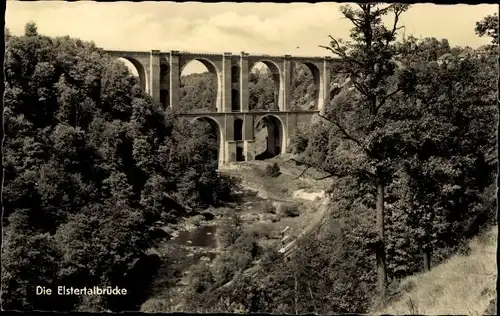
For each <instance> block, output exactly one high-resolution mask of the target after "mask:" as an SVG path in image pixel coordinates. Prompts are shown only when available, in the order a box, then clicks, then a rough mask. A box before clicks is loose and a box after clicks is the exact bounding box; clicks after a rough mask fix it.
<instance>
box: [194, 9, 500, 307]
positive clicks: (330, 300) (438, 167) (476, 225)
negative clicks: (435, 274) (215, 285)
mask: <svg viewBox="0 0 500 316" xmlns="http://www.w3.org/2000/svg"><path fill="white" fill-rule="evenodd" d="M406 9H407V7H406V6H400V5H384V6H382V5H376V6H375V5H372V4H360V5H359V8H358V9H354V8H350V7H344V8H343V9H342V12H343V14H344V15H345V16H346V17H347V18H348V19H349V20H351V21H352V22H353V24H354V25H355V27H354V28H353V30H352V33H351V40H352V41H351V42H345V41H339V40H335V39H332V42H331V45H330V46H328V48H329V49H330V50H332V52H334V53H336V54H337V56H340V57H341V58H342V60H343V61H344V63H343V64H341V66H340V67H339V68H338V69H337V70H336V71H337V72H339V73H338V76H337V78H336V79H338V80H337V81H338V85H337V87H336V88H334V90H333V91H332V100H331V101H330V102H329V104H328V106H327V108H326V113H325V116H324V118H323V120H322V121H319V122H315V123H313V124H312V126H309V127H305V128H301V129H299V130H297V131H296V132H295V134H294V135H293V136H292V139H291V145H292V146H291V147H292V148H291V150H292V152H293V153H295V154H298V157H297V158H296V159H295V160H297V161H298V162H300V163H301V164H302V165H304V166H310V167H315V168H317V169H320V170H322V171H324V172H325V173H326V174H329V175H330V177H331V178H332V179H334V181H333V185H332V189H331V202H332V203H331V205H332V206H331V207H332V211H331V214H332V215H331V218H330V219H329V221H328V223H327V224H325V225H324V227H323V229H322V231H321V232H320V233H319V234H312V235H310V236H308V237H307V238H304V239H301V240H300V242H299V245H298V249H297V251H296V253H295V254H294V255H293V256H292V258H291V260H290V261H289V262H283V259H282V258H281V257H280V256H279V255H277V254H276V253H275V252H270V253H266V254H265V255H264V256H263V259H262V263H263V264H264V269H263V271H261V273H260V274H259V276H253V277H251V278H249V277H244V276H240V277H236V278H235V279H234V282H233V283H232V284H231V286H230V287H229V288H224V289H220V290H218V291H212V292H210V293H211V294H212V295H211V297H210V299H208V298H207V297H205V296H199V297H197V298H198V301H197V306H198V307H199V308H200V309H201V310H204V311H209V310H222V311H230V312H235V311H236V312H275V313H283V312H285V313H307V312H316V313H332V312H335V313H346V312H352V313H364V312H367V311H368V309H370V307H372V306H373V304H377V303H379V301H378V298H377V296H376V295H375V293H376V289H377V287H376V285H377V263H379V269H378V272H379V277H378V279H379V281H380V261H378V262H377V258H376V255H377V254H379V253H380V252H379V251H378V250H379V249H380V246H381V242H382V247H383V249H384V253H383V257H382V258H379V260H380V259H385V260H384V261H385V262H384V263H385V265H382V266H383V267H384V270H385V271H384V274H383V275H382V278H386V279H387V282H388V285H387V287H385V288H384V289H383V290H384V292H386V297H385V298H384V299H390V298H391V295H392V294H393V290H394V289H395V288H397V284H398V281H399V280H400V279H401V278H403V277H405V276H408V275H412V274H414V273H418V272H421V271H423V270H424V269H429V268H432V265H434V264H436V263H439V262H440V261H442V260H443V259H445V258H447V257H448V256H449V255H450V254H452V253H455V252H456V251H457V250H460V249H462V247H463V245H464V242H465V241H466V240H467V239H469V238H470V237H472V236H475V235H477V234H478V233H479V232H480V231H481V230H484V229H485V228H486V227H488V225H491V224H494V221H495V199H494V198H495V183H494V176H495V173H496V165H497V157H496V150H495V149H496V138H495V127H496V125H495V123H496V120H497V109H496V97H497V93H496V90H497V89H496V81H497V73H498V64H497V52H496V51H495V50H496V49H497V47H495V46H493V45H491V46H487V47H482V48H480V49H471V48H468V47H450V45H449V43H448V41H447V40H445V39H443V40H438V39H435V38H422V39H416V38H413V37H409V38H405V39H404V40H402V41H399V42H397V41H396V40H395V34H396V32H397V30H398V29H399V27H400V25H399V24H398V21H399V18H400V15H401V14H403V13H404V11H405V10H406ZM391 12H392V13H393V14H395V15H396V16H395V17H394V15H393V19H394V20H392V21H391V23H390V27H389V28H387V27H383V26H382V18H383V17H384V16H385V15H386V14H388V13H391ZM492 21H493V19H492V18H486V19H485V20H484V21H482V22H480V23H478V28H477V32H478V34H479V35H485V34H487V35H490V36H492V37H493V40H494V41H495V39H496V38H497V37H496V35H495V34H496V33H494V31H492V30H493V27H491V25H492V24H493V23H492ZM392 22H394V27H393V24H392ZM487 30H490V31H487ZM346 77H347V80H345V79H346ZM380 184H382V185H380ZM377 187H378V189H379V190H377ZM380 189H381V190H380ZM377 196H378V197H379V198H378V199H377ZM377 202H378V203H377ZM376 204H379V207H378V208H377V207H376ZM375 209H377V210H379V211H381V212H374V210H375ZM377 215H379V216H378V218H377ZM380 215H382V216H380ZM376 224H379V225H376ZM380 224H381V225H380ZM424 263H425V265H424ZM382 281H385V280H383V279H382ZM384 283H385V282H383V283H382V284H383V285H384V286H385V284H384ZM353 284H355V285H356V286H352V285H353ZM379 286H380V283H379ZM379 290H381V289H380V287H379Z"/></svg>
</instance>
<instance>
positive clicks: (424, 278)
mask: <svg viewBox="0 0 500 316" xmlns="http://www.w3.org/2000/svg"><path fill="white" fill-rule="evenodd" d="M497 235H498V227H494V228H492V229H491V230H489V231H488V232H487V233H485V234H484V235H481V236H478V237H476V238H475V239H473V240H472V241H471V243H470V249H471V251H470V253H469V255H467V256H464V255H455V256H453V257H451V258H450V259H449V260H447V261H446V262H444V263H443V264H441V265H439V266H436V267H434V268H433V269H432V270H431V271H429V272H428V273H422V274H418V275H414V276H411V277H408V278H406V279H405V280H403V281H402V283H401V285H400V289H401V292H403V294H402V297H401V298H400V299H398V300H397V301H395V302H393V303H392V304H390V305H389V306H388V308H386V309H385V310H384V311H383V312H382V313H384V314H386V313H387V314H392V315H404V314H424V315H456V314H462V315H464V314H467V315H483V313H484V311H485V309H486V307H487V306H488V304H489V302H490V300H491V299H493V298H494V297H495V296H496V290H495V288H496V286H495V285H496V284H495V282H496V260H495V259H496V251H497ZM405 289H406V290H405ZM375 313H376V314H380V312H375Z"/></svg>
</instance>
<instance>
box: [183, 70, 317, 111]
mask: <svg viewBox="0 0 500 316" xmlns="http://www.w3.org/2000/svg"><path fill="white" fill-rule="evenodd" d="M317 90H318V88H317V85H316V84H314V81H313V77H312V72H311V70H309V68H307V66H305V65H304V64H302V63H295V64H294V68H293V74H292V89H291V93H292V95H291V96H292V101H291V104H290V109H291V110H311V109H315V108H316V103H317ZM248 91H249V104H248V107H249V110H250V111H262V110H273V111H277V110H278V99H277V93H278V91H279V84H277V83H276V82H275V81H274V79H273V75H272V73H271V72H270V71H267V69H266V68H265V67H263V68H262V69H259V68H257V67H256V68H254V69H253V71H252V72H250V74H249V79H248ZM216 96H217V76H214V75H213V74H211V73H209V72H204V73H193V74H189V75H185V76H182V77H181V101H180V109H181V110H182V111H186V112H191V111H193V112H216V111H217V108H216V101H215V100H216Z"/></svg>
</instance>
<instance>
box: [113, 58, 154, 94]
mask: <svg viewBox="0 0 500 316" xmlns="http://www.w3.org/2000/svg"><path fill="white" fill-rule="evenodd" d="M116 59H117V60H118V61H119V62H122V63H124V64H125V65H126V66H127V67H128V68H130V65H131V66H132V67H133V68H135V70H136V71H137V76H138V77H139V86H140V87H141V89H142V91H144V92H146V93H149V84H148V76H147V75H146V70H145V68H144V65H143V64H142V63H141V62H140V61H138V60H137V59H135V58H133V57H130V56H118V57H116Z"/></svg>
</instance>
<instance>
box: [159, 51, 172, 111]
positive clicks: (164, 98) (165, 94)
mask: <svg viewBox="0 0 500 316" xmlns="http://www.w3.org/2000/svg"><path fill="white" fill-rule="evenodd" d="M160 102H161V104H162V105H163V106H164V107H165V108H167V107H169V106H170V66H169V64H168V61H167V59H166V58H164V57H162V58H161V59H160Z"/></svg>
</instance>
